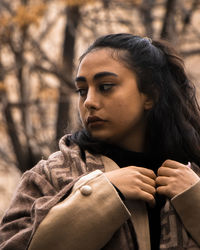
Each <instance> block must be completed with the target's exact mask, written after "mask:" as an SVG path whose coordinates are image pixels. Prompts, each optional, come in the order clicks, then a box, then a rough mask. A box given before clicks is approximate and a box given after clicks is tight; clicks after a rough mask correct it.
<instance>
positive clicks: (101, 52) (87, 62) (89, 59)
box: [77, 48, 125, 74]
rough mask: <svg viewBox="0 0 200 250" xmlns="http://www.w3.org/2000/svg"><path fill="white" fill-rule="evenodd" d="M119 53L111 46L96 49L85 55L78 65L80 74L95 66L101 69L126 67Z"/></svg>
mask: <svg viewBox="0 0 200 250" xmlns="http://www.w3.org/2000/svg"><path fill="white" fill-rule="evenodd" d="M119 53H123V52H120V51H116V50H114V49H111V48H100V49H95V50H92V51H91V52H89V53H88V54H86V55H85V57H84V58H83V59H82V61H81V62H80V64H79V66H78V72H77V73H78V74H79V73H80V72H85V71H88V70H89V71H91V70H93V69H95V68H98V69H99V70H109V69H112V70H113V69H114V68H115V69H116V70H119V69H120V68H122V67H125V66H124V64H123V62H122V60H120V57H119Z"/></svg>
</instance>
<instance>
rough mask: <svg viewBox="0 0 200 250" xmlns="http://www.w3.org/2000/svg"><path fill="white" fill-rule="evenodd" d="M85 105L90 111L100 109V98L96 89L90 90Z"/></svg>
mask: <svg viewBox="0 0 200 250" xmlns="http://www.w3.org/2000/svg"><path fill="white" fill-rule="evenodd" d="M84 105H85V107H86V108H87V109H88V110H90V109H99V108H100V100H99V96H98V94H97V93H96V92H95V90H94V89H88V92H87V97H86V99H85V102H84Z"/></svg>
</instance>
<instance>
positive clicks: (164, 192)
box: [156, 186, 173, 198]
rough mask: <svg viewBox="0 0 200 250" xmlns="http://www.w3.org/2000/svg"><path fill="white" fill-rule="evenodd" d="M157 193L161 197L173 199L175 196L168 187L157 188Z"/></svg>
mask: <svg viewBox="0 0 200 250" xmlns="http://www.w3.org/2000/svg"><path fill="white" fill-rule="evenodd" d="M156 192H157V193H158V194H159V195H164V196H166V197H169V198H171V197H172V196H173V195H172V194H171V193H170V191H169V188H168V186H159V187H157V188H156Z"/></svg>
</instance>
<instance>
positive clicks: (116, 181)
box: [0, 34, 200, 250]
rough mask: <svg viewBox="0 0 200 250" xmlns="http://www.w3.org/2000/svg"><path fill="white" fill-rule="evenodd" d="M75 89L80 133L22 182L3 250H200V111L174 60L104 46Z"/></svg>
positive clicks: (149, 48)
mask: <svg viewBox="0 0 200 250" xmlns="http://www.w3.org/2000/svg"><path fill="white" fill-rule="evenodd" d="M75 84H76V88H77V92H78V94H79V113H80V118H81V121H82V125H83V129H82V130H81V131H78V132H76V133H74V134H72V135H66V136H64V137H63V138H62V139H61V141H60V151H59V152H56V153H54V154H52V155H51V156H50V157H49V159H48V160H42V161H40V162H39V163H38V164H37V165H36V166H35V167H34V168H33V169H31V170H30V171H27V172H26V173H25V174H24V175H23V176H22V180H21V183H20V185H19V187H18V190H17V192H16V194H15V196H14V198H13V201H12V204H11V206H10V208H9V209H8V211H7V212H6V214H5V216H4V218H3V220H2V223H1V228H0V236H1V237H0V249H4V250H6V249H15V250H17V249H20V250H21V249H30V250H36V249H37V250H44V249H48V250H50V249H56V250H64V249H68V250H90V249H91V250H98V249H116V250H118V249H119V250H120V249H121V250H130V249H141V250H147V249H153V250H156V249H177V250H178V249H193V250H194V249H200V213H199V211H200V177H199V176H200V169H199V167H198V165H199V164H200V110H199V106H198V104H197V101H196V97H195V90H194V87H193V85H192V84H191V82H190V81H189V79H188V77H187V75H186V73H185V71H184V67H183V62H182V60H181V59H180V57H179V56H178V55H177V53H176V52H175V51H174V50H173V49H172V48H171V47H170V46H169V45H168V44H167V43H166V42H163V41H152V40H151V39H148V38H142V37H139V36H133V35H131V34H110V35H107V36H103V37H100V38H98V39H97V40H96V41H95V42H94V43H93V44H92V45H91V46H90V47H89V48H88V50H87V51H86V52H85V53H84V54H83V55H82V57H81V59H80V64H79V66H78V70H77V75H76V79H75Z"/></svg>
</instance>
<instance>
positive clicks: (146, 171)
mask: <svg viewBox="0 0 200 250" xmlns="http://www.w3.org/2000/svg"><path fill="white" fill-rule="evenodd" d="M133 168H134V169H137V170H138V171H139V172H140V173H141V174H143V175H146V176H148V177H149V178H151V179H156V174H155V173H154V172H153V170H151V169H148V168H142V167H133Z"/></svg>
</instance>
